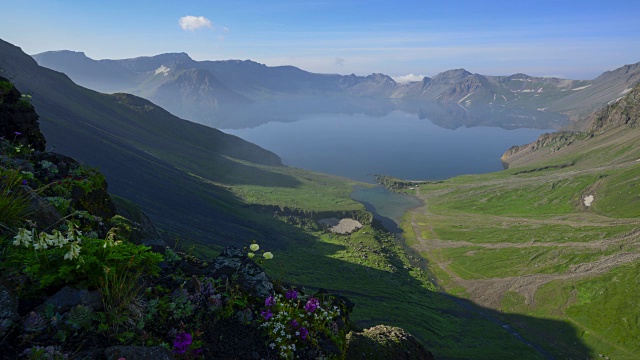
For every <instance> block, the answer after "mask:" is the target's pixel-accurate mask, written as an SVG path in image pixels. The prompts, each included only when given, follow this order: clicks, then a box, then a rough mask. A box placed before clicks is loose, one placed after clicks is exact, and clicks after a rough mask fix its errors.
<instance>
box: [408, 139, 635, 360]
mask: <svg viewBox="0 0 640 360" xmlns="http://www.w3.org/2000/svg"><path fill="white" fill-rule="evenodd" d="M638 138H640V129H624V130H622V129H620V130H617V131H612V132H608V133H606V134H600V135H599V136H595V137H593V138H590V139H587V140H584V141H582V142H580V143H578V144H575V145H572V146H570V147H567V148H565V149H562V150H560V151H557V152H554V153H551V152H548V151H546V149H542V150H539V153H540V155H539V156H537V157H539V159H537V160H538V161H540V160H543V162H542V163H541V162H535V163H529V164H523V165H522V166H520V167H517V168H514V169H509V170H506V171H502V172H498V173H492V174H485V175H475V176H461V177H457V178H453V179H450V180H447V181H444V182H442V183H439V184H422V185H420V186H419V187H418V190H417V195H418V196H419V197H420V198H421V199H423V201H424V202H425V205H424V206H423V207H421V208H418V209H414V210H412V211H410V212H409V213H408V214H407V215H406V216H405V222H404V224H403V227H404V229H405V234H406V236H407V241H408V243H409V244H410V245H411V246H412V247H413V248H414V249H415V250H416V251H418V252H419V253H420V254H421V255H422V256H423V257H424V258H425V259H427V260H428V262H429V263H430V268H431V270H432V271H433V272H434V274H435V275H436V276H437V278H438V281H439V285H440V286H441V287H442V289H443V290H445V291H446V292H448V293H450V294H453V295H455V296H460V297H463V298H466V299H469V300H471V301H473V302H474V303H476V304H479V305H481V306H482V307H485V308H488V309H492V310H493V311H495V313H497V314H498V316H499V318H500V319H501V320H503V321H505V322H506V323H508V324H509V325H510V326H511V327H514V328H515V329H517V330H519V332H520V333H521V334H522V335H524V336H525V337H527V338H528V339H530V340H531V341H532V342H534V343H535V344H538V345H541V346H543V347H545V348H546V350H547V351H549V352H550V353H552V354H554V355H555V356H556V357H558V358H585V357H590V358H596V357H599V355H602V356H603V357H609V358H611V359H636V358H637V356H638V355H637V354H638V353H640V342H638V339H640V302H639V301H638V300H637V294H638V293H639V292H640V149H638V146H637V139H638ZM539 164H543V165H542V166H540V165H539ZM560 165H564V166H560ZM590 196H592V197H593V202H592V203H589V201H587V200H588V199H590ZM587 204H588V205H589V206H587ZM558 323H562V324H565V325H566V326H556V325H557V324H558ZM567 327H569V328H571V329H572V331H567Z"/></svg>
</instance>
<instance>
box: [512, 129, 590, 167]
mask: <svg viewBox="0 0 640 360" xmlns="http://www.w3.org/2000/svg"><path fill="white" fill-rule="evenodd" d="M584 137H585V135H584V134H582V133H574V132H568V131H559V132H555V133H546V134H542V135H540V136H539V137H538V139H537V140H536V141H534V142H532V143H530V144H526V145H515V146H512V147H510V148H509V149H508V150H507V151H506V152H505V153H504V154H503V155H502V158H501V160H502V161H503V163H505V164H508V163H509V162H510V161H513V160H514V159H516V158H519V157H522V156H526V155H527V154H530V153H533V152H536V151H538V150H540V149H543V148H544V149H547V151H548V152H550V153H553V152H556V151H558V150H560V149H562V148H565V147H567V146H569V145H571V144H573V143H574V142H575V141H577V140H580V139H582V138H584Z"/></svg>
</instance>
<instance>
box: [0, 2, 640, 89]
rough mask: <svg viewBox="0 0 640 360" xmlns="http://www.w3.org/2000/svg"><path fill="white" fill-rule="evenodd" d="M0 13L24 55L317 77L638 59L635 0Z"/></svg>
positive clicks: (509, 70)
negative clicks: (300, 72) (203, 63)
mask: <svg viewBox="0 0 640 360" xmlns="http://www.w3.org/2000/svg"><path fill="white" fill-rule="evenodd" d="M0 8H1V9H2V12H3V15H2V17H3V21H2V22H0V38H2V39H3V40H5V41H8V42H11V43H13V44H14V45H17V46H20V47H21V48H22V49H23V50H24V51H25V52H27V53H29V54H35V53H39V52H43V51H48V50H61V49H68V50H75V51H83V52H85V53H86V54H87V56H89V57H91V58H94V59H103V58H110V59H115V58H129V57H136V56H148V55H155V54H159V53H164V52H186V53H188V54H189V55H191V57H193V58H194V59H196V60H226V59H242V60H244V59H251V60H255V61H258V62H261V63H264V64H267V65H272V66H273V65H286V64H289V65H294V66H297V67H300V68H302V69H304V70H308V71H313V72H321V73H340V74H350V73H356V74H358V75H367V74H370V73H372V72H382V73H385V74H389V75H392V76H401V75H407V74H416V75H427V76H433V75H435V74H437V73H438V72H441V71H444V70H448V69H452V68H460V67H462V68H465V69H467V70H469V71H471V72H476V73H481V74H487V75H506V74H513V73H517V72H523V73H527V74H529V75H538V76H559V77H564V78H572V79H591V78H593V77H595V76H597V75H599V74H600V73H602V72H603V71H606V70H612V69H614V68H617V67H620V66H622V65H624V64H631V63H636V62H639V61H640V1H637V0H629V1H615V0H611V1H590V0H582V1H573V0H567V1H563V0H555V1H545V0H542V1H538V0H528V1H518V0H511V1H489V0H485V1H480V0H473V1H446V0H439V1H428V0H423V1H398V0H396V1H375V0H371V1H350V0H342V1H313V0H310V1H305V0H299V1H242V0H233V1H211V0H193V1H182V2H179V1H162V0H156V1H146V0H128V1H121V0H111V1H87V0H82V1H75V0H74V1H71V0H66V1H65V0H60V1H51V0H10V1H6V0H0ZM187 16H190V18H185V17H187ZM180 19H183V21H182V23H181V22H180ZM198 26H199V27H198Z"/></svg>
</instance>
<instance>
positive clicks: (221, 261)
mask: <svg viewBox="0 0 640 360" xmlns="http://www.w3.org/2000/svg"><path fill="white" fill-rule="evenodd" d="M207 270H208V271H209V272H210V273H211V275H212V276H213V277H214V278H218V277H227V278H232V277H234V276H236V277H237V282H238V283H239V284H240V286H242V288H243V289H244V290H245V291H247V292H249V293H250V294H251V295H253V296H257V297H260V298H266V297H268V296H269V295H271V294H273V283H272V282H271V279H269V277H268V276H267V274H265V272H264V270H263V269H262V267H260V266H259V265H258V264H256V263H255V262H254V261H253V260H251V259H249V258H248V257H247V255H246V254H245V253H244V252H243V251H242V250H240V249H238V248H237V247H234V246H230V247H227V248H225V249H224V250H222V253H220V255H219V256H218V257H217V258H216V259H215V260H214V261H213V262H212V263H211V264H210V265H209V267H208V268H207Z"/></svg>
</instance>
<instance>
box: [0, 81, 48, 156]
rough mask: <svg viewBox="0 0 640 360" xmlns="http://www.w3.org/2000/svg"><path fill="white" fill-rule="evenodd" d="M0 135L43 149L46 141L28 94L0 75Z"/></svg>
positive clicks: (36, 148) (24, 144)
mask: <svg viewBox="0 0 640 360" xmlns="http://www.w3.org/2000/svg"><path fill="white" fill-rule="evenodd" d="M0 136H1V137H4V138H5V139H7V140H9V141H12V142H15V143H18V144H21V145H23V146H27V147H29V146H30V147H31V148H33V149H35V150H44V148H45V145H46V141H45V139H44V135H42V133H41V132H40V126H39V125H38V114H36V112H35V109H34V108H33V105H31V100H30V98H29V96H26V97H23V96H22V94H21V93H20V92H19V91H18V90H17V89H16V88H15V87H14V86H13V85H11V83H10V81H9V80H7V79H6V78H4V77H2V76H0Z"/></svg>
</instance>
